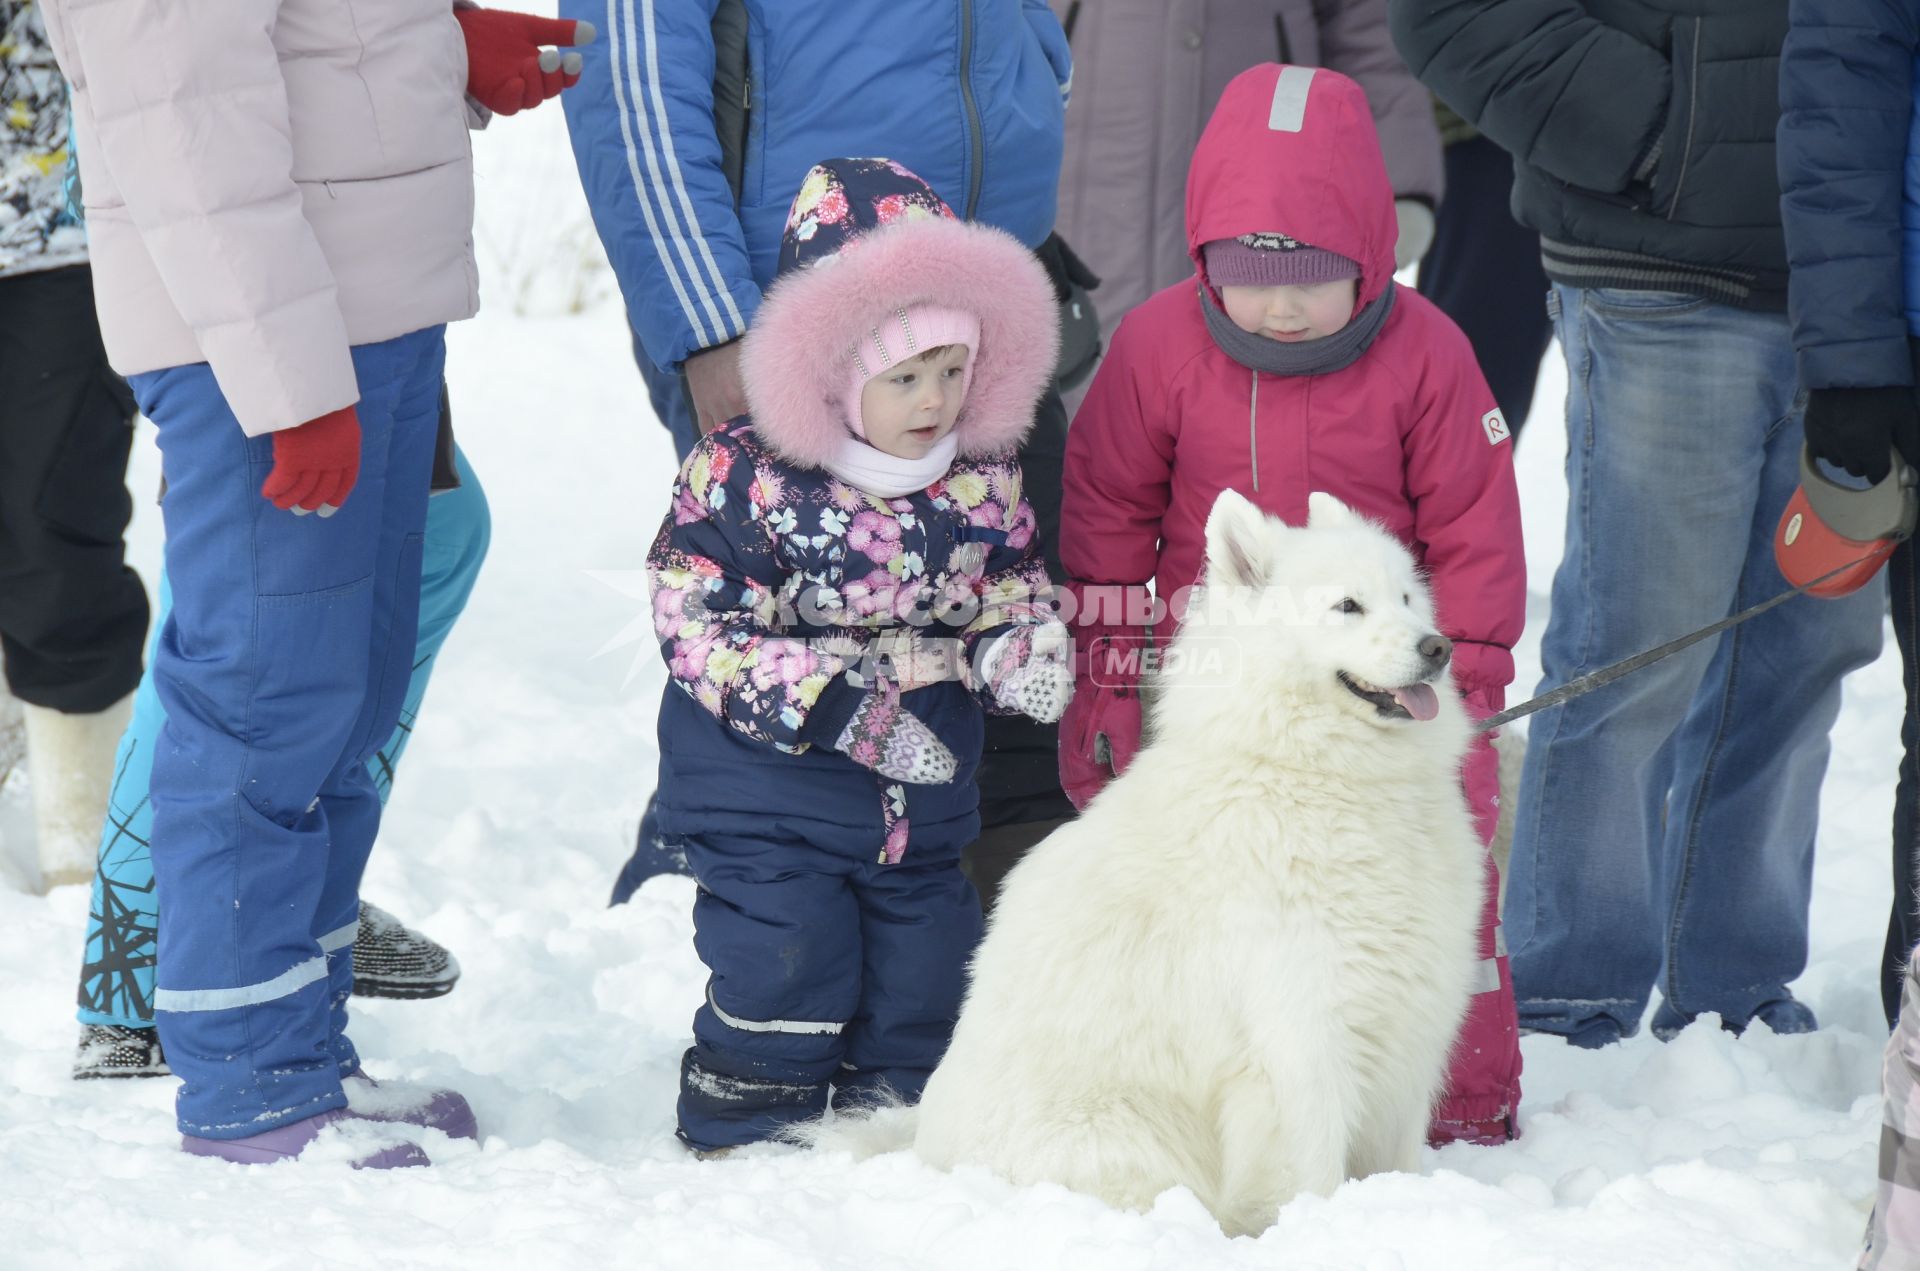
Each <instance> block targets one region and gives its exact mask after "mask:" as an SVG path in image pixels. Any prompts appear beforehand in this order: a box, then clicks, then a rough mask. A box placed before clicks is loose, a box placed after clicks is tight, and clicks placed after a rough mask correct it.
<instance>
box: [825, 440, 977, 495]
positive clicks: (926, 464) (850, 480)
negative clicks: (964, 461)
mask: <svg viewBox="0 0 1920 1271" xmlns="http://www.w3.org/2000/svg"><path fill="white" fill-rule="evenodd" d="M959 449H960V438H959V436H958V435H957V434H956V433H953V432H950V433H948V434H947V435H946V436H944V437H942V438H941V439H940V440H938V441H936V442H934V443H933V449H932V450H929V451H928V452H927V453H926V456H925V457H924V458H920V459H902V458H900V457H899V456H898V455H890V454H888V453H887V452H886V451H884V450H879V449H876V448H874V447H873V446H870V445H868V444H867V443H866V442H864V441H861V440H860V439H859V438H857V437H854V436H852V435H851V434H849V435H848V436H846V437H843V438H842V439H841V441H840V446H839V449H837V450H836V451H834V454H833V458H831V459H829V460H827V471H829V472H831V473H832V474H833V475H834V476H836V477H839V478H840V479H841V480H842V481H845V482H846V483H847V484H848V485H850V486H853V487H855V488H857V489H860V490H865V491H866V492H867V493H868V494H871V495H874V496H876V497H878V498H882V499H897V498H899V497H900V496H902V495H905V494H913V493H914V492H916V491H919V490H924V489H926V488H927V487H928V486H930V485H932V484H933V483H934V482H936V481H938V480H939V479H940V478H941V477H944V476H946V475H947V469H949V468H951V467H952V466H953V457H954V455H955V454H956V453H958V452H959Z"/></svg>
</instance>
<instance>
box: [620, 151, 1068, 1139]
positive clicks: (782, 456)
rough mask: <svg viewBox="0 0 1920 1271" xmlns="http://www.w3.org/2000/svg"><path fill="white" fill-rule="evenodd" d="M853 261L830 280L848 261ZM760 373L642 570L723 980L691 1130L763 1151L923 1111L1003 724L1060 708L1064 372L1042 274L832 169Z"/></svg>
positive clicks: (956, 978) (888, 176) (677, 500)
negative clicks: (1049, 547) (1052, 565)
mask: <svg viewBox="0 0 1920 1271" xmlns="http://www.w3.org/2000/svg"><path fill="white" fill-rule="evenodd" d="M827 266H831V267H827ZM780 275H781V276H780V279H779V280H777V281H776V283H775V284H774V286H773V288H772V289H771V290H770V291H769V293H768V295H767V297H766V298H765V300H764V301H763V302H762V305H761V307H760V310H759V312H758V314H757V315H756V316H755V319H754V324H753V328H752V330H751V332H750V333H749V334H748V336H747V337H746V339H747V343H746V347H745V349H744V350H743V353H742V365H743V370H744V374H745V379H746V387H747V399H748V403H749V405H750V407H751V415H750V416H749V417H748V418H747V419H743V420H736V421H734V422H733V423H731V424H729V425H727V426H725V427H723V428H721V429H720V430H718V431H716V432H714V433H712V434H710V435H709V436H707V437H706V438H704V439H703V440H702V441H701V442H700V444H699V445H698V446H697V447H696V448H695V449H694V451H693V453H692V455H691V456H689V458H688V460H687V463H686V465H685V467H684V468H683V469H682V471H681V474H680V479H679V482H678V483H677V485H676V487H675V490H674V500H673V510H672V512H671V513H670V514H669V515H668V517H667V521H666V524H665V525H664V526H662V528H661V531H660V535H659V538H658V539H657V540H656V541H655V543H654V546H653V549H652V551H651V553H650V554H649V556H648V569H649V573H650V575H651V581H652V585H653V603H654V623H655V629H656V631H657V633H658V634H659V636H660V640H661V648H662V652H663V653H664V654H665V656H666V658H667V661H668V664H669V666H670V668H671V674H672V678H673V680H674V682H675V683H676V684H677V685H678V686H679V687H680V688H681V689H683V690H685V691H684V692H680V693H675V692H671V691H670V692H669V693H668V694H667V697H666V701H665V703H664V705H663V707H662V710H661V716H660V750H661V763H660V822H661V826H662V829H663V831H664V832H666V833H668V834H670V835H672V836H673V837H675V838H677V839H679V840H681V841H684V842H685V843H686V845H687V856H688V862H689V864H690V865H691V867H692V870H693V873H694V875H695V877H696V878H697V879H698V880H699V883H700V890H699V893H698V897H697V899H696V900H695V903H694V920H695V937H694V941H695V946H696V948H697V949H698V951H699V953H700V956H701V959H702V960H703V961H704V962H705V963H706V964H707V966H708V968H709V969H710V971H711V972H712V974H711V977H710V978H709V980H708V982H707V993H706V1002H705V1004H704V1005H702V1006H701V1008H700V1009H699V1011H698V1013H697V1014H696V1015H695V1017H694V1045H693V1047H692V1049H690V1050H689V1051H688V1052H687V1054H686V1058H685V1060H684V1062H683V1064H682V1070H681V1093H680V1102H679V1125H680V1128H679V1132H680V1137H681V1138H682V1140H684V1141H685V1142H686V1143H687V1144H688V1145H689V1146H690V1147H693V1148H695V1149H697V1150H702V1151H708V1150H714V1149H721V1148H726V1147H730V1146H733V1145H736V1144H741V1143H748V1142H753V1141H756V1140H761V1139H765V1138H768V1137H770V1136H771V1135H773V1134H775V1133H777V1132H778V1130H779V1129H780V1128H781V1127H782V1126H783V1125H786V1124H790V1123H792V1122H794V1121H798V1120H802V1119H805V1118H807V1117H810V1116H813V1115H816V1114H818V1113H819V1112H820V1111H822V1110H823V1109H824V1108H825V1107H826V1104H827V1101H828V1095H829V1088H830V1087H831V1088H832V1091H833V1097H834V1100H835V1102H836V1103H839V1104H841V1105H842V1106H844V1105H845V1103H846V1101H848V1100H850V1099H863V1098H872V1097H874V1096H876V1095H878V1094H879V1093H880V1092H881V1091H882V1089H883V1088H884V1089H886V1090H890V1091H891V1092H893V1093H894V1094H897V1095H899V1096H902V1097H905V1098H907V1099H914V1098H917V1097H918V1095H919V1093H920V1089H921V1087H922V1086H923V1085H924V1084H925V1081H926V1078H927V1076H928V1074H929V1073H930V1072H931V1071H932V1069H933V1067H934V1065H935V1064H936V1063H937V1062H938V1061H939V1059H940V1056H941V1054H942V1052H943V1051H944V1050H945V1048H946V1044H947V1039H948V1036H949V1034H950V1032H951V1029H952V1026H953V1021H954V1019H955V1017H956V1016H957V1014H958V1011H959V1006H960V997H961V989H962V967H963V965H964V963H965V961H966V957H967V955H968V953H969V951H970V950H971V949H972V946H973V944H974V942H975V941H976V940H977V939H978V936H979V931H980V909H979V904H978V901H977V898H976V897H975V894H974V892H973V890H972V888H971V886H970V885H969V884H968V883H967V881H966V879H965V878H964V877H963V876H962V874H961V872H960V867H959V862H960V851H961V848H962V847H964V846H965V845H966V844H967V843H969V842H971V841H972V840H973V839H974V838H975V837H976V836H977V835H978V832H979V815H978V810H977V808H978V801H979V793H978V790H977V788H976V786H975V784H974V770H975V768H976V766H977V765H978V762H979V758H980V751H981V740H982V734H983V717H982V708H983V707H984V708H985V709H987V710H994V711H999V712H1003V713H1015V712H1020V713H1026V714H1029V715H1032V716H1034V717H1035V718H1038V719H1042V720H1047V721H1051V720H1053V719H1057V718H1059V715H1060V712H1061V711H1062V710H1063V709H1064V708H1065V704H1066V697H1067V694H1068V693H1069V692H1070V691H1071V686H1072V675H1071V667H1070V656H1069V643H1068V639H1067V635H1066V631H1065V628H1064V627H1063V626H1062V625H1061V624H1060V623H1059V621H1058V619H1057V618H1056V617H1055V616H1054V614H1053V612H1052V609H1051V608H1050V607H1049V605H1048V604H1047V601H1046V594H1045V593H1046V587H1047V579H1046V574H1045V570H1044V568H1043V566H1042V564H1041V561H1040V560H1039V558H1038V556H1037V555H1036V554H1035V552H1034V550H1033V537H1034V521H1033V512H1032V509H1031V508H1030V507H1028V505H1027V504H1026V503H1025V501H1024V500H1023V499H1022V498H1021V493H1020V487H1021V478H1020V469H1019V466H1018V464H1017V463H1016V462H1015V461H1014V459H1013V458H1012V455H1013V451H1014V447H1015V446H1016V444H1017V443H1018V441H1019V439H1020V438H1021V436H1022V435H1023V434H1024V433H1025V432H1026V430H1027V428H1028V426H1029V424H1030V423H1031V420H1032V416H1033V410H1034V407H1035V403H1036V401H1037V400H1038V398H1039V395H1040V393H1041V390H1042V388H1043V387H1044V385H1045V383H1046V379H1047V376H1048V374H1049V373H1050V370H1051V368H1052V366H1053V358H1054V348H1055V342H1056V338H1057V337H1056V334H1055V317H1054V302H1053V294H1052V290H1051V288H1050V286H1049V284H1048V283H1047V280H1046V277H1045V275H1044V274H1043V273H1042V271H1041V270H1040V268H1039V266H1038V265H1037V264H1036V263H1035V262H1034V260H1033V257H1032V256H1031V254H1030V253H1028V252H1027V251H1026V249H1025V248H1023V247H1021V246H1020V245H1019V244H1018V243H1017V242H1015V241H1014V240H1013V239H1012V238H1010V237H1008V236H1007V235H1005V234H1002V233H1000V232H999V231H997V230H991V229H987V228H984V227H980V226H972V225H965V224H962V223H960V222H959V221H957V220H955V219H954V217H953V213H952V212H951V211H950V210H948V209H947V207H946V205H945V204H943V203H942V202H941V201H940V199H939V197H938V196H937V195H935V194H934V193H933V191H932V190H930V189H928V188H927V186H926V185H925V183H924V182H922V181H921V180H920V179H919V178H918V177H916V176H914V175H913V174H912V173H910V172H908V171H906V170H905V169H904V168H901V167H900V166H899V165H897V164H893V163H890V162H888V161H886V160H872V159H865V160H836V161H833V162H831V163H827V164H823V165H821V166H819V167H816V168H815V169H814V170H813V171H812V172H810V173H809V174H808V176H807V180H806V183H805V185H804V186H803V187H802V189H801V192H800V195H799V197H798V199H797V200H796V201H795V203H794V207H793V211H792V214H791V216H790V217H789V220H788V225H787V230H786V234H785V236H784V239H783V242H782V247H781V264H780Z"/></svg>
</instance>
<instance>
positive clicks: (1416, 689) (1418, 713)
mask: <svg viewBox="0 0 1920 1271" xmlns="http://www.w3.org/2000/svg"><path fill="white" fill-rule="evenodd" d="M1393 700H1394V701H1396V702H1398V703H1400V705H1401V706H1403V707H1405V708H1406V712H1407V714H1409V715H1411V716H1413V717H1414V718H1415V719H1432V718H1433V717H1434V716H1435V715H1438V714H1439V713H1440V699H1439V698H1438V697H1436V696H1435V695H1434V692H1433V685H1431V684H1409V685H1407V686H1406V687H1405V688H1397V689H1394V690H1393Z"/></svg>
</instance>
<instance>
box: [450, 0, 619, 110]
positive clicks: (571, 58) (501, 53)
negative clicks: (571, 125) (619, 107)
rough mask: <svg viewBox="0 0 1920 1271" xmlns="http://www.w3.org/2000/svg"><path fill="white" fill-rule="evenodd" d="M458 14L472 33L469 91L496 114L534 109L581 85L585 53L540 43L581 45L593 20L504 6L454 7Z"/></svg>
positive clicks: (589, 40) (590, 40)
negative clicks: (564, 51) (566, 18)
mask: <svg viewBox="0 0 1920 1271" xmlns="http://www.w3.org/2000/svg"><path fill="white" fill-rule="evenodd" d="M453 16H454V20H455V21H457V22H459V24H460V29H461V31H462V32H463V33H465V35H466V37H467V96H469V97H471V98H473V99H474V100H475V101H477V102H479V103H480V104H481V105H482V106H485V107H486V108H487V109H488V110H491V111H492V112H493V113H494V114H496V115H511V114H514V113H516V112H517V111H522V110H528V109H531V108H532V107H534V106H538V105H539V104H540V103H541V102H543V101H545V100H547V99H548V98H549V97H557V96H559V95H560V90H561V89H563V88H572V87H573V86H574V85H575V84H578V83H579V82H580V55H579V54H578V53H568V54H567V55H566V56H565V57H562V56H561V55H560V54H559V53H558V52H556V51H555V50H553V49H545V50H543V49H542V48H541V47H540V46H541V45H543V44H556V45H559V46H560V47H561V48H576V47H579V46H581V45H587V44H591V43H593V41H594V36H595V32H594V29H593V24H592V23H591V22H567V21H563V20H561V19H559V18H541V17H535V16H534V15H533V14H531V13H510V12H508V11H507V10H505V9H455V10H454V11H453Z"/></svg>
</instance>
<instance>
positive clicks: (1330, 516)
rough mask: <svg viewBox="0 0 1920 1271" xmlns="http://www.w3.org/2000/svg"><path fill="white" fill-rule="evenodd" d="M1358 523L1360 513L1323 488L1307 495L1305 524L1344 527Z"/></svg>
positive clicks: (1321, 528) (1329, 528)
mask: <svg viewBox="0 0 1920 1271" xmlns="http://www.w3.org/2000/svg"><path fill="white" fill-rule="evenodd" d="M1359 523H1360V514H1359V513H1358V512H1356V511H1354V510H1353V509H1352V508H1350V507H1348V506H1347V505H1346V504H1344V503H1342V502H1341V501H1340V500H1338V499H1336V498H1334V497H1333V496H1332V495H1331V494H1328V493H1326V492H1325V491H1324V490H1315V491H1314V492H1313V493H1312V494H1309V495H1308V496H1307V525H1308V527H1309V528H1311V529H1316V530H1331V529H1344V528H1346V527H1348V526H1351V525H1358V524H1359Z"/></svg>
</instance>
